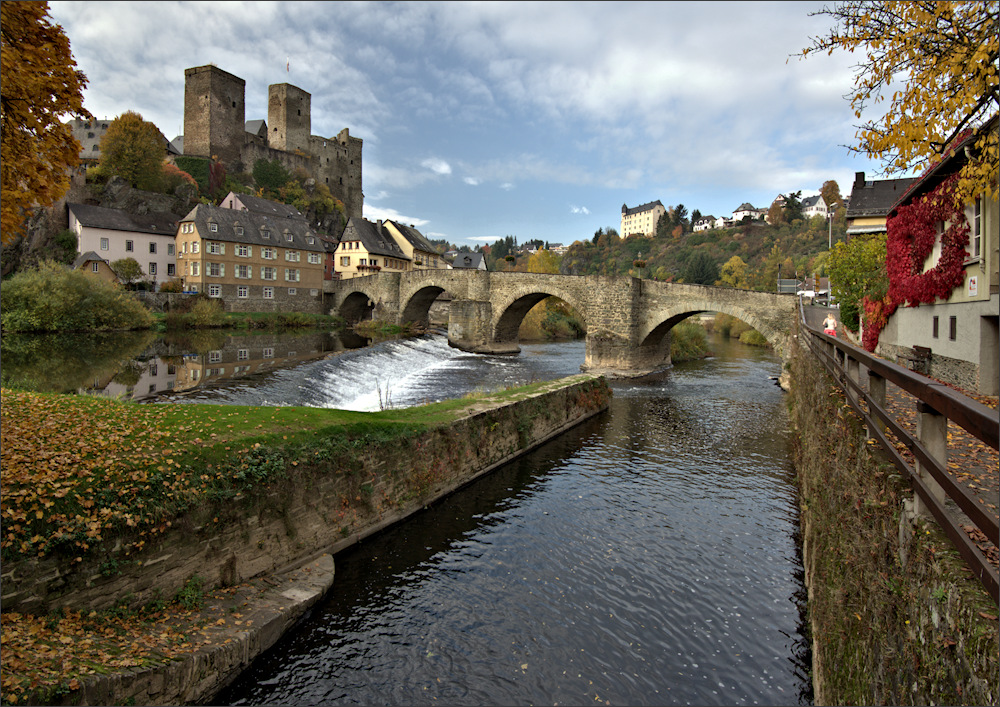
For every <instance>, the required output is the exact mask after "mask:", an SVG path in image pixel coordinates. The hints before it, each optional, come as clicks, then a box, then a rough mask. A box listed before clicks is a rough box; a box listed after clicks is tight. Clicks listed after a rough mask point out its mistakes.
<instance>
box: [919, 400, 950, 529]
mask: <svg viewBox="0 0 1000 707" xmlns="http://www.w3.org/2000/svg"><path fill="white" fill-rule="evenodd" d="M917 439H919V440H920V444H922V445H923V446H924V449H926V450H927V452H928V453H929V454H930V455H931V456H932V457H934V458H935V459H937V460H938V461H939V462H940V463H941V466H942V467H944V468H945V469H947V468H948V418H947V417H945V416H944V415H942V414H941V413H939V412H938V411H937V410H935V409H934V408H932V407H931V406H930V405H928V404H927V403H925V402H922V401H919V402H917ZM917 474H918V475H919V476H920V479H921V481H923V482H924V484H925V485H926V486H927V488H928V489H930V491H931V494H932V495H933V496H934V498H936V499H937V500H938V501H939V502H941V503H944V499H945V493H944V489H943V488H941V486H940V484H938V482H937V481H935V480H934V477H933V476H931V474H930V472H929V471H928V470H927V469H925V468H924V465H923V464H921V463H920V462H919V461H917ZM913 503H914V510H915V511H916V512H917V513H919V514H921V515H924V516H930V515H931V512H930V509H929V508H928V507H927V504H926V503H924V500H923V499H922V498H920V496H919V495H917V494H914V498H913Z"/></svg>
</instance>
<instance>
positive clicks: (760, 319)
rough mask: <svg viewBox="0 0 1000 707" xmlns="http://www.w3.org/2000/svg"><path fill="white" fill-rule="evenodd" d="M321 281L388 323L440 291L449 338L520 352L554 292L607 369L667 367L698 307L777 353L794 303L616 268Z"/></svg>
mask: <svg viewBox="0 0 1000 707" xmlns="http://www.w3.org/2000/svg"><path fill="white" fill-rule="evenodd" d="M328 284H329V287H328V288H325V289H324V291H325V292H326V293H327V296H328V306H327V308H328V311H332V312H333V313H339V314H341V315H342V316H345V318H348V319H357V318H359V317H364V316H369V317H375V318H378V319H385V320H387V321H390V322H393V323H397V324H404V323H407V322H418V323H424V324H426V322H427V313H428V310H429V309H430V305H431V304H432V303H433V302H434V300H435V299H436V298H437V297H438V296H439V295H440V294H441V293H443V292H448V293H449V294H450V295H451V296H452V301H451V308H450V312H449V323H448V341H449V343H451V344H452V345H453V346H455V347H457V348H460V349H463V350H466V351H473V352H478V353H516V352H517V351H519V350H520V349H519V347H518V328H519V327H520V324H521V322H522V320H523V319H524V316H525V315H526V314H527V313H528V311H529V310H530V309H531V308H532V307H533V306H534V305H535V304H537V303H538V302H540V301H542V300H543V299H545V298H547V297H550V296H554V297H558V298H559V299H562V300H563V301H565V302H566V303H567V304H569V305H570V306H571V307H573V308H574V309H575V310H576V311H577V312H578V313H579V315H580V316H581V318H582V319H583V320H584V322H585V324H586V327H587V341H586V360H585V362H584V365H583V368H584V369H586V370H591V371H595V372H600V373H605V374H609V375H640V374H643V373H648V372H651V371H653V370H656V369H657V368H660V367H663V366H666V365H669V364H670V329H671V328H672V327H673V326H674V325H675V324H676V323H677V322H679V321H681V320H683V319H685V318H687V317H688V316H691V315H693V314H697V313H700V312H705V311H715V312H724V313H726V314H730V315H732V316H734V317H737V318H739V319H741V320H743V321H745V322H746V323H748V324H750V325H751V326H752V327H753V328H754V329H756V330H757V331H759V332H760V333H761V334H762V335H764V337H765V338H766V339H767V340H768V342H769V343H770V344H771V345H772V346H773V347H774V350H775V352H776V353H778V355H779V356H782V357H783V358H784V357H785V356H786V354H787V352H789V351H790V348H789V346H788V337H789V335H790V331H791V328H792V324H793V322H794V318H795V311H796V310H795V305H796V298H795V297H794V296H792V295H777V294H772V293H766V292H750V291H747V290H734V289H731V288H721V287H710V286H704V285H684V284H674V283H664V282H656V281H652V280H637V279H635V278H632V277H618V276H571V275H549V274H542V273H505V272H499V273H497V272H484V271H469V270H419V271H414V272H409V273H386V274H382V273H379V274H376V275H369V276H366V277H361V278H354V279H351V280H339V281H333V282H331V283H328Z"/></svg>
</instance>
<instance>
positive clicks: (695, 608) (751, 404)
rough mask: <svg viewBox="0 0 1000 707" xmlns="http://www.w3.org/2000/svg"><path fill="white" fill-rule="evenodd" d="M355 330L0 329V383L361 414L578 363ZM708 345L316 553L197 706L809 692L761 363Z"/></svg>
mask: <svg viewBox="0 0 1000 707" xmlns="http://www.w3.org/2000/svg"><path fill="white" fill-rule="evenodd" d="M206 337H207V338H206ZM60 342H61V343H60ZM123 342H124V343H123ZM364 343H366V342H364V341H358V340H351V339H348V340H347V341H346V343H345V342H344V341H342V340H341V339H340V338H338V337H335V336H334V337H331V336H330V335H327V334H322V335H318V334H309V335H301V334H300V335H295V336H290V337H283V336H274V335H257V336H252V335H246V336H243V335H240V336H226V335H223V334H218V333H215V334H204V335H196V336H195V337H194V338H192V339H190V340H186V341H169V340H162V339H155V340H152V339H149V338H141V337H140V338H138V339H136V340H135V341H131V340H130V339H128V337H121V336H118V337H115V345H117V346H120V347H123V348H121V350H118V349H114V347H113V346H112V345H111V344H110V343H109V342H108V341H104V342H101V341H97V340H93V339H86V338H85V339H81V340H79V341H76V340H74V341H73V342H69V343H67V341H64V340H59V342H57V341H56V340H49V339H44V338H30V337H26V338H23V339H17V338H16V337H15V338H12V337H4V341H3V346H4V352H3V358H4V371H3V377H4V380H5V382H7V381H10V382H13V383H16V384H18V385H21V386H22V387H30V386H35V387H36V388H37V389H43V390H79V391H81V392H87V393H90V394H105V395H115V396H119V397H131V398H132V399H135V400H138V401H145V402H152V401H173V402H178V403H188V402H212V403H229V404H269V405H314V406H324V407H339V408H346V409H355V410H377V409H379V407H382V406H385V405H387V404H389V405H414V404H418V403H422V402H426V401H433V400H440V399H444V398H451V397H456V396H461V395H464V394H466V393H469V392H472V391H489V390H493V389H497V388H502V387H505V386H508V385H516V384H519V383H525V382H530V381H532V380H543V379H550V378H555V377H560V376H565V375H571V374H573V373H576V372H578V370H579V366H580V364H581V363H582V362H583V357H584V348H583V342H582V341H577V342H569V343H560V344H527V345H523V346H522V349H523V350H522V353H521V354H520V355H518V356H481V355H476V354H466V353H463V352H460V351H457V350H456V349H452V348H451V347H449V346H448V344H447V341H446V340H445V338H444V337H443V336H441V335H430V336H424V337H419V338H416V339H404V340H397V341H386V342H382V343H379V344H376V345H373V346H368V347H364V348H354V347H360V346H362V345H363V344H364ZM710 343H711V346H712V349H713V351H714V352H715V354H716V355H715V356H714V357H712V358H708V359H705V360H701V361H693V362H688V363H682V364H678V365H676V366H675V367H674V368H672V369H671V370H669V371H668V372H666V373H664V374H660V375H658V376H655V377H649V378H646V379H642V380H639V381H617V382H613V384H612V385H613V388H614V398H613V400H612V403H611V407H610V409H609V410H608V411H607V412H606V413H603V414H601V415H599V416H598V417H595V418H593V419H591V420H589V421H587V422H585V423H583V424H581V425H579V426H578V427H576V428H574V429H573V430H571V431H570V432H567V433H566V434H563V435H561V436H560V437H558V438H557V439H555V440H553V441H551V442H549V443H547V444H545V445H543V446H542V447H540V448H538V449H537V450H535V451H533V452H532V453H530V454H528V455H526V456H524V457H522V458H521V459H519V460H517V461H515V462H513V463H511V464H508V465H506V466H505V467H503V468H501V469H499V470H497V471H496V472H494V473H492V474H490V475H488V476H487V477H484V478H482V479H480V480H478V481H477V482H475V483H473V484H472V485H470V486H468V487H466V488H464V489H462V490H461V491H459V492H458V493H456V494H453V495H452V496H450V497H448V498H446V499H444V500H442V501H440V502H438V503H436V504H434V505H433V506H431V507H430V508H428V509H426V510H424V511H423V512H421V513H419V514H417V515H416V516H414V517H413V518H411V519H409V520H407V521H405V522H404V523H402V524H400V525H398V526H396V527H394V528H391V529H389V530H387V531H385V532H383V533H381V534H379V535H377V536H374V537H372V538H369V539H367V540H365V541H364V542H363V543H361V544H359V545H357V546H355V547H353V548H351V549H348V550H346V551H344V552H342V553H340V554H338V555H337V557H336V564H337V578H336V581H335V583H334V587H333V589H332V590H331V592H330V593H329V595H328V596H327V597H326V598H325V599H324V600H323V601H322V602H321V603H320V604H319V605H317V606H316V607H315V608H314V609H313V610H312V611H311V612H310V613H309V614H308V615H307V616H306V617H304V619H303V620H302V621H301V622H300V623H299V624H298V625H297V626H296V627H294V629H293V630H292V631H291V632H290V633H289V634H287V635H286V636H285V637H283V638H282V639H281V640H280V641H279V642H278V643H277V644H276V645H275V646H274V647H273V648H272V649H271V650H270V651H268V652H266V653H265V654H263V655H262V656H260V657H259V658H258V659H257V660H256V661H255V662H254V663H253V664H252V665H251V667H250V668H249V669H247V670H246V671H245V672H244V673H243V675H241V676H240V677H239V678H238V679H237V680H236V681H235V682H234V683H233V684H232V685H231V686H229V687H228V688H227V689H226V690H225V691H224V692H223V693H221V694H220V695H219V696H217V697H216V698H215V700H214V701H215V703H216V704H277V703H281V704H396V705H416V704H434V703H445V704H462V705H494V704H496V705H515V704H518V705H519V704H540V703H548V704H608V705H619V704H630V705H664V704H671V705H673V704H703V705H709V704H711V705H716V704H718V705H726V704H792V703H799V704H809V703H811V700H812V691H811V683H810V679H809V675H808V672H809V669H808V664H809V660H810V656H809V645H808V639H807V638H806V636H805V628H804V627H805V605H804V602H805V590H804V587H803V577H802V562H801V557H800V548H799V543H798V504H797V491H796V485H795V478H794V471H793V469H792V466H791V461H790V458H789V452H788V442H789V439H788V437H789V432H788V429H787V412H786V408H785V400H784V393H782V391H781V390H780V388H778V387H777V386H776V385H775V384H774V382H773V381H772V380H771V379H770V378H771V377H772V376H777V375H778V374H779V373H780V365H781V364H780V361H779V360H778V359H776V358H775V357H774V356H773V355H772V354H771V353H770V352H769V351H766V350H762V349H758V348H753V347H748V346H744V345H742V344H739V343H738V342H733V341H730V340H728V339H719V338H712V339H710Z"/></svg>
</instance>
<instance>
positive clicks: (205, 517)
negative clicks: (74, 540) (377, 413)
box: [2, 376, 610, 614]
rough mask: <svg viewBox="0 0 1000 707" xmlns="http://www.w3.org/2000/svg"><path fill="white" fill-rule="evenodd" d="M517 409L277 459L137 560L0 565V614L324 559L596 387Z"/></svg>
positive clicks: (134, 602) (542, 396) (541, 436)
mask: <svg viewBox="0 0 1000 707" xmlns="http://www.w3.org/2000/svg"><path fill="white" fill-rule="evenodd" d="M545 390H546V391H548V392H536V393H534V394H532V395H530V397H527V398H526V399H523V400H518V401H516V402H506V403H496V402H494V403H490V402H489V401H488V400H487V401H484V402H482V403H479V404H478V407H480V408H482V409H481V410H480V411H478V412H473V414H471V415H469V416H468V417H465V418H463V419H460V420H458V421H456V422H454V423H452V424H451V425H448V426H445V427H440V428H436V429H432V430H429V431H426V432H422V433H419V434H416V435H413V436H409V437H406V438H404V440H403V442H402V443H400V440H393V441H392V442H391V443H381V444H380V443H378V442H373V443H372V444H370V445H369V444H366V443H365V440H363V439H362V440H356V441H355V444H354V448H355V451H353V452H352V453H351V454H350V455H347V454H345V455H342V456H339V457H338V458H334V459H332V460H330V461H326V462H323V463H321V464H312V463H310V461H309V458H308V457H309V454H308V452H307V453H306V454H305V455H304V457H303V458H302V459H300V460H287V467H286V478H285V479H283V480H281V481H277V482H275V483H274V484H272V485H271V486H269V487H267V488H265V489H262V490H261V492H260V493H259V494H257V496H256V497H254V498H240V499H235V500H231V501H226V502H225V503H222V504H220V503H214V504H213V503H209V502H206V503H205V504H204V506H202V507H198V508H195V509H193V510H192V511H190V512H188V513H187V514H186V515H185V516H183V517H181V518H179V519H175V520H174V521H173V522H172V523H171V524H170V527H169V528H168V529H166V531H165V532H164V533H162V534H160V535H157V536H155V539H149V540H147V542H146V545H145V547H144V548H143V550H142V551H141V552H139V553H136V552H135V551H134V550H132V551H131V554H126V553H125V552H124V551H123V550H122V549H121V547H120V543H119V544H118V545H119V546H113V545H112V543H110V542H109V543H107V546H105V547H102V548H100V550H99V551H98V552H94V553H91V556H90V557H85V558H84V559H83V560H82V561H81V562H77V563H70V562H67V561H66V558H60V557H46V558H41V559H29V560H23V561H19V562H9V563H5V564H4V566H3V573H2V583H3V584H2V586H3V596H2V600H3V609H4V611H19V612H22V613H34V614H39V613H45V612H48V611H52V610H54V609H59V608H62V607H65V606H69V607H71V608H74V609H98V610H100V609H108V608H111V607H113V606H115V605H116V604H117V603H119V602H120V601H122V600H126V601H127V603H128V604H129V606H130V607H132V608H136V607H140V606H142V605H144V604H146V603H147V602H149V601H151V600H154V599H159V598H169V597H171V596H173V595H174V594H175V593H176V592H177V591H178V590H179V589H181V588H182V587H183V586H184V585H185V583H186V582H187V581H188V580H189V579H190V578H191V577H194V576H198V577H201V578H202V579H203V580H204V581H205V584H206V586H230V585H233V584H237V583H239V582H242V581H244V580H245V579H247V578H251V577H255V576H257V575H260V574H262V573H265V572H273V571H277V570H280V569H282V568H285V567H289V566H292V565H295V564H296V563H302V562H305V561H306V560H308V559H311V558H313V557H315V556H317V555H318V554H320V553H322V552H328V553H333V552H336V551H338V550H339V549H341V548H343V547H345V546H347V545H349V544H351V543H353V542H357V541H358V540H359V539H361V538H362V537H364V536H366V535H368V534H370V533H373V532H377V531H378V530H380V529H382V528H384V527H386V526H387V525H389V524H391V523H394V522H396V521H398V520H400V519H402V518H405V517H406V516H408V515H409V514H411V513H413V512H415V511H417V510H419V509H421V508H422V507H423V506H425V505H426V504H427V503H430V502H431V501H433V500H435V499H437V498H440V497H441V496H442V495H444V494H446V493H449V492H450V491H452V490H454V489H455V488H457V487H459V486H461V485H463V484H465V483H467V482H469V481H471V480H472V479H474V478H476V477H477V476H479V475H481V474H483V473H486V472H487V471H489V470H491V469H493V468H495V467H496V466H497V465H499V464H503V463H504V462H506V461H509V460H511V459H513V458H514V457H516V456H518V455H519V454H522V453H524V452H525V451H527V450H528V449H530V448H532V447H534V446H536V445H538V444H540V443H541V442H543V441H545V440H547V439H549V438H551V437H552V436H554V435H556V434H559V433H560V432H562V431H564V430H566V429H568V428H569V427H572V426H573V425H575V424H577V423H578V422H580V421H582V420H584V419H586V418H587V417H590V416H592V415H593V414H595V413H597V412H599V411H601V410H603V409H605V408H606V407H607V404H608V400H609V398H610V389H609V388H608V386H607V383H606V382H605V381H604V379H601V378H594V377H590V376H578V377H574V378H572V379H567V380H566V382H561V381H555V382H553V383H552V384H550V385H548V386H546V387H545Z"/></svg>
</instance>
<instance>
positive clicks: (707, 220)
mask: <svg viewBox="0 0 1000 707" xmlns="http://www.w3.org/2000/svg"><path fill="white" fill-rule="evenodd" d="M715 222H716V218H715V216H702V217H701V218H700V219H698V220H697V221H695V224H694V226H692V227H691V230H692V231H694V232H696V233H697V232H698V231H708V230H709V229H712V228H715V227H716V226H715Z"/></svg>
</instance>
